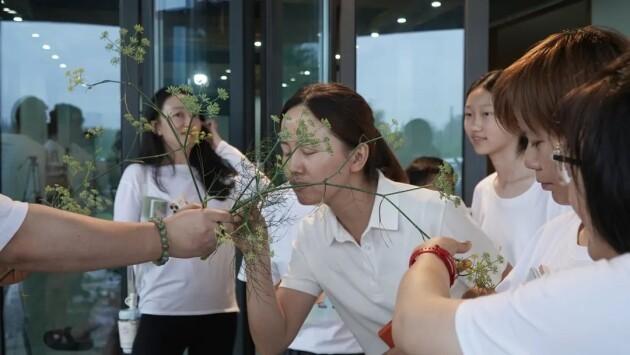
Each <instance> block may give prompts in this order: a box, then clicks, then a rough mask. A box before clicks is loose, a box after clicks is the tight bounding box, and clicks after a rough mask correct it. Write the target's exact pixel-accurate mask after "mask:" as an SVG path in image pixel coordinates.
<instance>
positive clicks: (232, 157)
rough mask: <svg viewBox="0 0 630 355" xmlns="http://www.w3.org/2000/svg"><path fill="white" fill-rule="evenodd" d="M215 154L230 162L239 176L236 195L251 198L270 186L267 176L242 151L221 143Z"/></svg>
mask: <svg viewBox="0 0 630 355" xmlns="http://www.w3.org/2000/svg"><path fill="white" fill-rule="evenodd" d="M215 153H217V155H218V156H219V157H221V158H222V159H224V160H225V161H227V162H228V164H230V166H231V167H232V168H233V169H234V170H236V173H237V174H238V175H239V177H240V179H239V180H238V181H239V183H237V184H236V187H235V189H234V190H235V191H234V192H235V195H236V196H240V195H245V196H250V195H252V194H255V193H257V192H258V191H259V190H262V189H264V187H265V186H268V185H269V184H270V181H269V179H268V178H267V176H266V175H265V174H264V173H263V172H262V171H260V170H259V169H258V168H257V167H256V165H255V164H254V163H252V162H251V161H250V160H249V159H248V158H247V157H246V156H245V155H244V154H243V153H241V151H240V150H238V149H236V148H235V147H233V146H231V145H229V144H228V143H227V142H225V141H221V143H219V144H218V145H217V148H216V149H215Z"/></svg>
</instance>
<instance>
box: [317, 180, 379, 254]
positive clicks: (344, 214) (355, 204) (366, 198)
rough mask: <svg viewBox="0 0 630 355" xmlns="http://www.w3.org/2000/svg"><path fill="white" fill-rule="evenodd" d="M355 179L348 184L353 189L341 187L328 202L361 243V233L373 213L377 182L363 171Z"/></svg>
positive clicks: (347, 228) (351, 233) (340, 220)
mask: <svg viewBox="0 0 630 355" xmlns="http://www.w3.org/2000/svg"><path fill="white" fill-rule="evenodd" d="M351 180H352V179H351ZM353 180H354V181H350V183H349V184H348V186H350V187H352V189H348V188H340V189H339V191H337V193H336V194H335V197H334V199H333V201H329V202H327V203H326V204H327V205H328V206H329V207H330V209H331V210H332V211H333V213H334V214H335V216H336V217H337V220H338V221H339V223H341V225H342V226H343V227H344V228H345V229H346V230H347V231H348V233H350V235H351V236H352V237H353V238H354V240H355V241H356V242H357V243H359V244H361V235H362V234H363V232H364V231H365V228H367V225H368V223H369V222H370V216H371V215H372V208H373V206H374V199H375V195H374V193H375V192H376V187H377V182H376V181H375V182H370V181H368V180H367V179H366V178H365V176H364V175H363V173H361V176H358V177H357V178H355V179H353Z"/></svg>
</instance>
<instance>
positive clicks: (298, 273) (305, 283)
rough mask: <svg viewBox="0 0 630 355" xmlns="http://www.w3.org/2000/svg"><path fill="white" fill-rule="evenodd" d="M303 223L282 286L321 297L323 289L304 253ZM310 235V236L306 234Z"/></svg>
mask: <svg viewBox="0 0 630 355" xmlns="http://www.w3.org/2000/svg"><path fill="white" fill-rule="evenodd" d="M303 230H304V228H303V224H302V225H301V226H300V233H299V234H298V238H297V239H296V240H295V242H294V243H293V252H292V253H291V260H290V261H289V270H288V271H287V274H286V275H284V276H283V278H282V282H281V283H280V287H285V288H290V289H294V290H297V291H301V292H304V293H308V294H310V295H313V296H315V297H319V295H320V294H321V293H322V289H321V287H320V286H319V283H318V282H317V279H316V278H315V275H314V274H313V270H311V268H310V266H309V264H308V261H307V259H306V256H305V253H304V250H303V248H304V243H303V242H304V241H303V240H301V239H302V236H303V235H304V234H303ZM306 237H308V236H306Z"/></svg>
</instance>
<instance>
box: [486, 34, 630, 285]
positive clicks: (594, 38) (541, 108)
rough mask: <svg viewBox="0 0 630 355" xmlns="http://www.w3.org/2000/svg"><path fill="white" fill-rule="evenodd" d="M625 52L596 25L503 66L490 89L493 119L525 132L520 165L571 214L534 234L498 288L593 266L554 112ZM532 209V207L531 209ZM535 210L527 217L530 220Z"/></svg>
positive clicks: (620, 40)
mask: <svg viewBox="0 0 630 355" xmlns="http://www.w3.org/2000/svg"><path fill="white" fill-rule="evenodd" d="M628 48H629V44H628V40H627V39H626V38H625V37H623V36H622V35H620V34H618V33H616V32H612V31H609V30H604V29H600V28H597V27H592V26H589V27H584V28H581V29H577V30H572V31H564V32H561V33H556V34H553V35H550V36H549V37H547V38H546V39H544V40H543V41H541V42H540V43H539V44H538V45H536V46H535V47H533V48H532V49H531V50H529V51H528V52H527V53H526V54H525V55H523V56H522V57H521V58H520V59H518V60H517V61H515V62H514V63H513V64H512V65H510V66H509V67H508V68H506V69H505V70H504V71H503V73H502V74H501V76H500V77H499V79H498V80H497V83H496V85H495V87H494V100H495V102H494V103H495V110H496V112H497V120H498V121H499V123H500V125H501V126H503V127H505V129H506V130H508V131H510V132H513V133H514V134H524V135H525V136H526V137H527V139H528V141H529V143H528V145H527V148H526V149H525V153H524V162H525V166H527V167H528V168H530V169H532V170H533V171H534V172H535V174H536V180H537V181H538V182H539V183H540V184H541V187H542V189H543V190H547V191H550V192H551V194H552V196H553V199H554V200H555V201H556V202H558V203H559V204H562V205H571V206H572V207H573V210H569V211H566V212H564V213H563V214H560V215H558V216H557V217H555V218H553V219H551V220H550V221H548V222H547V223H545V224H544V225H543V226H542V227H540V228H539V229H538V232H536V234H535V235H534V236H533V238H532V239H531V240H532V242H531V243H529V244H528V245H527V247H526V248H525V249H524V250H523V251H522V254H521V258H520V259H519V261H518V262H517V263H516V264H515V265H514V269H513V270H512V272H510V274H509V275H508V276H507V277H506V278H505V280H503V282H501V283H500V284H499V285H498V286H497V287H496V291H497V292H503V291H506V290H510V289H513V288H515V287H517V286H519V285H521V284H523V283H524V282H526V281H530V280H533V279H535V278H539V277H541V276H542V275H544V274H549V273H554V272H558V271H560V270H564V269H569V268H573V267H576V266H580V265H586V264H590V263H592V262H593V260H592V259H591V257H590V256H589V255H588V252H587V249H586V246H587V244H588V231H587V230H586V229H585V228H584V225H583V223H582V220H583V216H579V214H576V213H575V211H577V205H576V202H575V201H572V200H571V199H570V198H569V186H568V185H569V182H570V181H571V179H570V178H569V176H568V174H567V169H566V166H565V165H566V163H565V162H562V161H556V160H554V159H553V156H554V155H556V156H557V157H559V156H560V155H562V154H563V151H562V148H561V146H562V145H561V142H562V137H564V134H563V131H562V127H561V126H560V125H559V124H558V118H557V117H556V116H555V110H556V108H557V105H558V101H559V100H560V99H561V98H562V97H563V96H564V95H565V94H566V93H567V92H568V91H569V90H571V89H572V88H574V87H576V86H578V85H580V84H582V83H584V82H586V81H588V80H590V79H592V78H593V77H594V76H595V75H596V74H597V72H598V71H599V70H601V68H603V67H604V66H606V64H608V63H610V62H611V61H613V60H614V59H616V58H617V57H618V56H619V55H621V54H622V53H624V52H625V51H626V50H627V49H628ZM532 208H534V206H532ZM535 213H536V211H530V212H526V214H525V215H524V216H525V217H527V216H528V215H534V214H535Z"/></svg>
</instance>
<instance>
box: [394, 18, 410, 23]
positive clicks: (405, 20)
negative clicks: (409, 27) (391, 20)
mask: <svg viewBox="0 0 630 355" xmlns="http://www.w3.org/2000/svg"><path fill="white" fill-rule="evenodd" d="M396 22H398V23H406V22H407V19H406V18H404V17H399V18H398V19H396Z"/></svg>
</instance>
